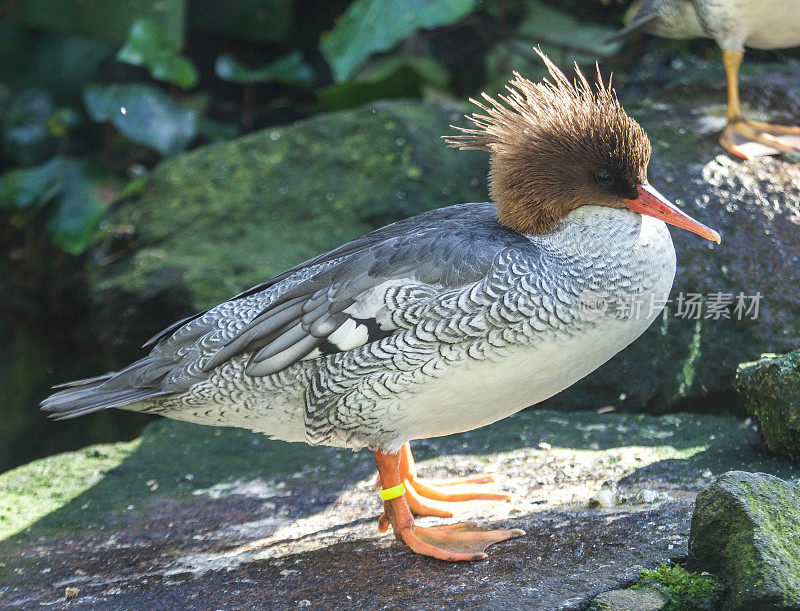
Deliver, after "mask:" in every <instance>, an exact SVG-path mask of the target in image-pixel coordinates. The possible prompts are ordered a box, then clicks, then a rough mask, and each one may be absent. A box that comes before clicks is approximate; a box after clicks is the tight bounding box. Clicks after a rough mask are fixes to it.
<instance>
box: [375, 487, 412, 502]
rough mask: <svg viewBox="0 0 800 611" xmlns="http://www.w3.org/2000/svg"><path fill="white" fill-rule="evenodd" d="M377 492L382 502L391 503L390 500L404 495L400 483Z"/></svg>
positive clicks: (404, 488)
mask: <svg viewBox="0 0 800 611" xmlns="http://www.w3.org/2000/svg"><path fill="white" fill-rule="evenodd" d="M378 492H379V493H380V495H381V498H382V499H383V500H384V501H391V500H392V499H396V498H397V497H400V496H403V495H404V494H405V493H406V487H405V486H404V485H403V484H402V483H401V484H397V485H396V486H392V487H391V488H381V489H380V490H378Z"/></svg>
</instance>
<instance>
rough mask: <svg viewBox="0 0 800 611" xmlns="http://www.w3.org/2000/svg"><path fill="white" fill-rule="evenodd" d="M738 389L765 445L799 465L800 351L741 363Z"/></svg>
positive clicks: (738, 374) (766, 356)
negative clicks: (755, 421)
mask: <svg viewBox="0 0 800 611" xmlns="http://www.w3.org/2000/svg"><path fill="white" fill-rule="evenodd" d="M736 390H737V391H739V394H740V395H741V396H742V397H743V398H744V402H745V409H747V413H748V414H750V415H752V416H753V417H754V418H755V419H756V420H757V421H758V428H759V431H760V432H761V437H762V439H763V440H764V443H765V444H766V446H767V447H768V448H769V449H770V450H771V451H773V452H775V453H776V454H781V455H783V456H786V457H788V458H792V459H794V460H795V461H799V462H800V350H797V351H795V352H790V353H789V354H781V355H779V354H762V355H761V358H760V359H758V360H757V361H753V362H750V363H742V364H741V365H739V370H738V371H737V372H736Z"/></svg>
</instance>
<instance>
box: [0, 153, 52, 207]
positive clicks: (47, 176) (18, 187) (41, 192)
mask: <svg viewBox="0 0 800 611" xmlns="http://www.w3.org/2000/svg"><path fill="white" fill-rule="evenodd" d="M63 189H64V183H63V180H62V160H61V158H59V157H54V158H53V159H51V160H50V161H48V162H46V163H43V164H42V165H39V166H36V167H33V168H24V169H23V168H17V169H14V170H9V171H8V172H6V173H5V174H3V175H2V176H0V208H4V209H6V210H15V211H18V212H19V211H28V212H36V211H37V210H39V209H40V208H42V207H43V206H44V205H45V204H47V203H48V202H49V201H50V200H52V199H53V198H54V197H55V196H56V195H58V194H59V193H61V191H62V190H63Z"/></svg>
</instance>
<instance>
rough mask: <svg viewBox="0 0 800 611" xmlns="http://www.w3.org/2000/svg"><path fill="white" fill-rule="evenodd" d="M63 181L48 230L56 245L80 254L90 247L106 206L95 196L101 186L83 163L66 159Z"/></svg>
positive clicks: (63, 163)
mask: <svg viewBox="0 0 800 611" xmlns="http://www.w3.org/2000/svg"><path fill="white" fill-rule="evenodd" d="M62 182H63V184H64V189H63V191H62V193H61V194H60V196H59V197H58V198H57V199H56V202H55V206H54V208H53V211H52V214H51V216H50V219H49V220H48V222H47V229H48V231H49V232H50V237H51V238H52V240H53V243H54V244H56V246H58V247H59V248H61V249H62V250H64V251H66V252H68V253H71V254H73V255H77V254H80V253H81V252H83V251H84V250H86V247H87V246H88V245H89V243H90V241H91V236H92V234H93V233H94V230H95V229H96V228H97V225H98V223H99V222H100V218H101V217H102V215H103V211H104V210H105V206H104V205H103V204H102V203H101V202H100V201H99V200H98V198H97V196H96V195H95V190H96V187H97V185H96V184H95V183H94V181H92V180H91V179H90V178H89V176H88V175H87V172H86V168H85V166H84V165H83V164H81V163H80V162H78V161H74V160H70V159H65V160H63V162H62Z"/></svg>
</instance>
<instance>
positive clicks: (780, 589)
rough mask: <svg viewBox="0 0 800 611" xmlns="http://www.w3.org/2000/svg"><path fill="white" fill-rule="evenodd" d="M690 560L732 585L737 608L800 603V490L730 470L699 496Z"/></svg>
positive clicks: (729, 603) (730, 604)
mask: <svg viewBox="0 0 800 611" xmlns="http://www.w3.org/2000/svg"><path fill="white" fill-rule="evenodd" d="M689 563H690V566H691V567H692V568H693V569H695V570H698V571H699V570H704V571H709V572H712V573H714V574H716V575H718V576H719V577H720V578H721V579H722V580H723V581H725V583H726V585H727V598H726V599H725V601H724V605H725V606H726V607H727V608H735V609H797V608H798V607H800V488H799V487H797V486H795V485H792V484H789V483H787V482H785V481H783V480H781V479H779V478H777V477H775V476H772V475H768V474H766V473H747V472H744V471H730V472H728V473H725V474H723V475H721V476H720V477H719V478H718V479H717V480H716V481H715V482H714V483H713V484H712V485H711V486H709V487H708V488H707V489H705V490H703V491H702V492H700V494H698V496H697V503H696V506H695V511H694V515H693V517H692V526H691V532H690V535H689Z"/></svg>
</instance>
